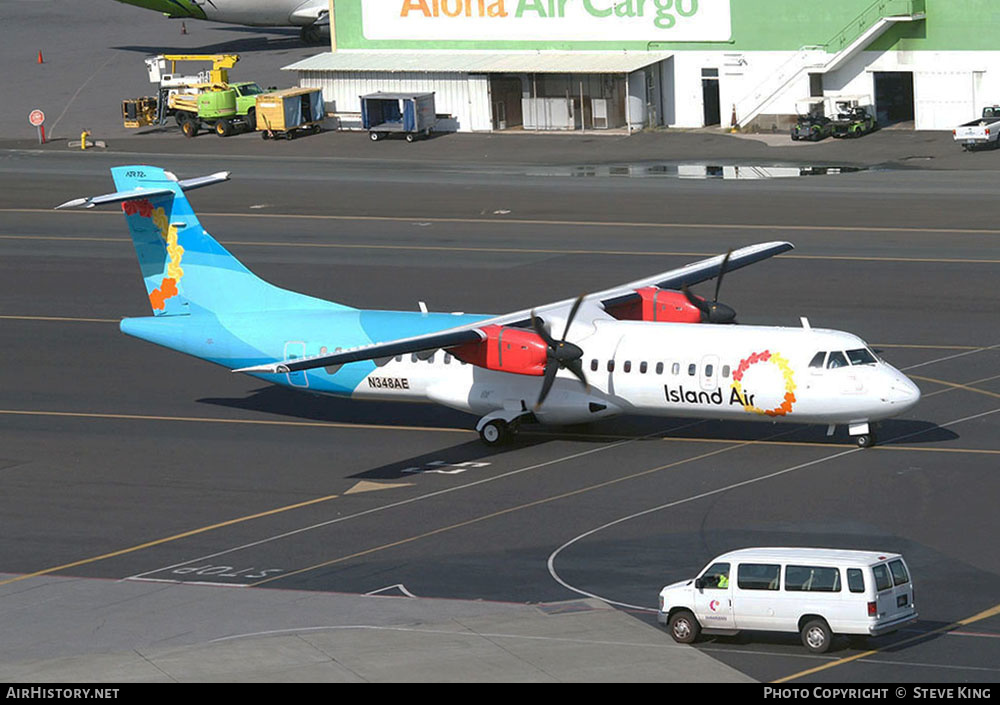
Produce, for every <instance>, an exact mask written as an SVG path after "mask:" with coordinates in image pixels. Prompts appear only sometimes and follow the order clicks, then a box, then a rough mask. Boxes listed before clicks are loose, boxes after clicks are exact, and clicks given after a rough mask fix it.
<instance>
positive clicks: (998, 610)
mask: <svg viewBox="0 0 1000 705" xmlns="http://www.w3.org/2000/svg"><path fill="white" fill-rule="evenodd" d="M997 615H1000V604H998V605H994V606H993V607H990V608H989V609H987V610H983V611H982V612H979V613H977V614H974V615H972V616H971V617H966V618H965V619H960V620H958V621H957V622H952V623H951V624H948V625H945V626H943V627H938V628H937V629H933V630H931V631H929V632H924V633H923V634H918V635H917V636H914V637H910V638H909V639H904V640H903V641H897V642H895V643H892V644H887V645H886V646H884V647H882V648H878V649H872V650H870V651H863V652H861V653H860V654H854V655H853V656H847V657H846V658H842V659H837V660H836V661H831V662H829V663H824V664H823V665H822V666H816V667H815V668H808V669H806V670H804V671H799V672H798V673H793V674H792V675H790V676H785V677H784V678H778V679H777V680H773V681H771V682H772V683H788V682H789V681H793V680H796V679H799V678H804V677H805V676H810V675H812V674H814V673H819V672H820V671H826V670H829V669H831V668H836V667H837V666H843V665H844V664H846V663H851V662H853V661H860V660H861V659H863V658H868V657H869V656H874V655H875V654H877V653H879V652H881V651H884V650H885V649H894V650H895V649H898V648H899V647H901V646H906V645H908V644H913V643H914V642H917V641H921V640H923V639H927V638H929V637H932V636H934V635H936V634H942V633H944V632H950V631H952V630H954V629H957V628H958V627H964V626H967V625H969V624H973V623H975V622H981V621H982V620H984V619H989V618H990V617H996V616H997Z"/></svg>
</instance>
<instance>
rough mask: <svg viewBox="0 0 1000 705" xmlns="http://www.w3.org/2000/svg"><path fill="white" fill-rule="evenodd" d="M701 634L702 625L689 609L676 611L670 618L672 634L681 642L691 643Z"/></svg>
mask: <svg viewBox="0 0 1000 705" xmlns="http://www.w3.org/2000/svg"><path fill="white" fill-rule="evenodd" d="M699 634H701V625H700V624H698V620H697V619H695V617H694V615H693V614H691V613H690V612H688V611H687V610H681V611H679V612H676V613H674V616H673V617H671V618H670V636H672V637H673V638H674V641H676V642H677V643H679V644H691V643H693V642H694V641H695V640H696V639H697V638H698V635H699Z"/></svg>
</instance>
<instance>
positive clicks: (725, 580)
mask: <svg viewBox="0 0 1000 705" xmlns="http://www.w3.org/2000/svg"><path fill="white" fill-rule="evenodd" d="M701 579H702V580H704V581H705V589H706V590H728V589H729V564H728V563H713V564H712V565H711V566H709V568H708V570H706V571H705V572H704V573H702V576H701Z"/></svg>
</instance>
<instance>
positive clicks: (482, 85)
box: [299, 71, 492, 132]
mask: <svg viewBox="0 0 1000 705" xmlns="http://www.w3.org/2000/svg"><path fill="white" fill-rule="evenodd" d="M299 85H301V86H303V87H308V88H312V87H316V88H322V89H323V100H324V101H326V103H327V108H328V109H330V110H333V111H335V112H337V113H360V112H361V99H360V97H361V96H362V95H366V94H368V93H376V92H378V91H386V92H393V93H431V92H433V93H434V105H435V110H436V111H437V112H438V113H448V114H451V115H453V116H454V118H453V119H451V120H446V121H442V122H441V123H440V124H439V129H443V130H458V131H462V132H470V131H480V130H485V131H488V130H490V128H491V123H492V116H491V115H490V100H489V79H488V78H487V77H486V76H485V75H472V74H461V73H381V72H379V73H376V72H327V71H323V72H317V71H308V72H305V71H304V72H300V74H299ZM359 124H360V123H358V125H359ZM345 126H352V125H351V122H350V121H349V120H346V121H345Z"/></svg>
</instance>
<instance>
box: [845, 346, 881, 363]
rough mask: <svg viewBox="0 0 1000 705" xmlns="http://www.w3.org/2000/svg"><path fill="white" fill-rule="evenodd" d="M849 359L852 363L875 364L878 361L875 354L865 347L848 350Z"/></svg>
mask: <svg viewBox="0 0 1000 705" xmlns="http://www.w3.org/2000/svg"><path fill="white" fill-rule="evenodd" d="M847 359H849V360H850V361H851V364H852V365H874V364H875V362H876V360H875V356H874V355H872V354H871V353H870V352H868V350H866V349H865V348H859V349H858V350H848V351H847Z"/></svg>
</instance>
